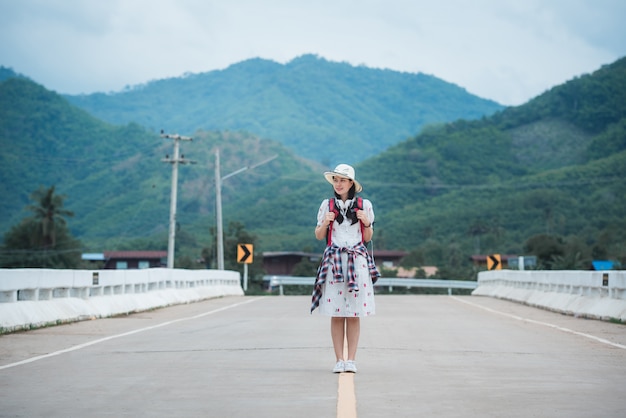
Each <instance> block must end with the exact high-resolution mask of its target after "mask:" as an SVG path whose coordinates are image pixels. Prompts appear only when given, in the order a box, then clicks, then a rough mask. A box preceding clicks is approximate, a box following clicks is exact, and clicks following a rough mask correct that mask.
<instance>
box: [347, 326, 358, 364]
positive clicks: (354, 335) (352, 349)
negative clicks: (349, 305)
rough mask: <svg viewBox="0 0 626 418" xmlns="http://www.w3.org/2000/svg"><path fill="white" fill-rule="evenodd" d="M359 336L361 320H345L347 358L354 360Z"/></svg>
mask: <svg viewBox="0 0 626 418" xmlns="http://www.w3.org/2000/svg"><path fill="white" fill-rule="evenodd" d="M360 335H361V318H346V336H347V339H348V358H347V359H346V360H354V358H355V357H356V349H357V346H358V345H359V336H360Z"/></svg>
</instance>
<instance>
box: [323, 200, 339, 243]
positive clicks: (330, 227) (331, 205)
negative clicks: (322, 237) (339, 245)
mask: <svg viewBox="0 0 626 418" xmlns="http://www.w3.org/2000/svg"><path fill="white" fill-rule="evenodd" d="M328 211H329V212H334V213H335V217H336V216H337V212H338V211H337V208H336V207H335V198H334V197H331V198H330V199H328ZM334 223H335V221H333V222H331V223H329V224H328V230H327V231H326V246H328V247H330V245H331V244H332V240H333V239H332V235H333V224H334Z"/></svg>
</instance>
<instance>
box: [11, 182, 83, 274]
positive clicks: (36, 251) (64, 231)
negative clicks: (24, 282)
mask: <svg viewBox="0 0 626 418" xmlns="http://www.w3.org/2000/svg"><path fill="white" fill-rule="evenodd" d="M54 191H55V187H54V186H52V187H50V188H49V189H45V188H43V187H40V188H39V189H38V190H36V191H35V192H33V193H32V194H31V199H32V200H33V201H34V202H35V204H33V205H28V206H27V207H26V209H28V210H30V211H31V212H33V213H34V216H32V217H27V218H24V219H22V221H21V222H20V223H19V224H18V225H15V226H13V227H12V228H11V229H10V230H9V231H8V232H7V233H6V234H5V237H4V248H3V251H2V257H1V258H0V265H1V266H2V267H9V268H37V267H40V268H77V267H78V266H79V265H80V262H81V244H80V241H78V240H76V239H75V238H73V237H72V236H71V234H70V232H69V230H68V228H67V222H66V220H65V218H64V216H73V215H74V214H73V212H71V211H69V210H66V209H63V199H64V198H65V196H62V195H57V194H55V193H54Z"/></svg>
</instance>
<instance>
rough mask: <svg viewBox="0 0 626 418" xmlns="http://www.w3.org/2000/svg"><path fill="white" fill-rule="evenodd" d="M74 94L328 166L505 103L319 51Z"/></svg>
mask: <svg viewBox="0 0 626 418" xmlns="http://www.w3.org/2000/svg"><path fill="white" fill-rule="evenodd" d="M65 97H66V98H67V99H68V100H69V101H70V102H71V103H72V104H74V105H76V106H78V107H80V108H82V109H84V110H86V111H87V112H89V113H90V114H92V115H94V116H96V117H98V118H100V119H102V120H105V121H107V122H109V123H112V124H126V123H130V122H135V123H137V124H139V125H142V126H144V127H147V128H148V129H149V130H151V131H153V132H159V131H160V130H161V129H165V130H166V131H167V130H173V131H176V132H179V133H181V134H187V135H192V134H193V133H194V132H195V131H196V130H199V129H201V130H213V131H224V130H229V131H247V132H251V133H254V134H255V135H258V136H260V137H262V138H269V139H273V140H276V141H279V142H281V143H282V144H283V145H285V146H286V147H288V148H289V149H291V150H292V151H293V152H294V153H296V154H297V155H300V156H301V157H305V158H307V159H311V160H315V161H318V162H321V163H323V164H324V165H327V166H334V165H335V164H337V163H339V162H348V163H357V162H359V161H362V160H363V159H365V158H368V157H371V156H373V155H376V154H378V153H379V152H381V151H383V150H385V149H386V148H387V147H389V146H391V145H394V144H396V143H397V142H399V141H402V140H404V139H406V138H408V137H410V136H412V135H415V133H417V132H419V131H420V130H421V129H422V127H424V126H427V125H430V124H437V123H443V122H449V121H452V120H457V119H477V118H481V117H483V116H485V115H490V114H492V113H494V112H496V111H498V110H501V109H503V106H501V105H499V104H497V103H496V102H494V101H491V100H485V99H481V98H479V97H476V96H474V95H472V94H470V93H468V92H467V91H466V90H464V89H463V88H461V87H458V86H456V85H454V84H450V83H447V82H445V81H443V80H440V79H438V78H436V77H434V76H430V75H425V74H411V73H401V72H396V71H391V70H378V69H372V68H367V67H364V66H358V67H355V66H352V65H350V64H347V63H336V62H330V61H326V60H324V59H322V58H319V57H317V56H314V55H304V56H301V57H299V58H296V59H294V60H292V61H291V62H289V63H287V64H285V65H282V64H278V63H276V62H273V61H268V60H263V59H259V58H256V59H250V60H247V61H243V62H240V63H238V64H234V65H231V66H230V67H228V68H226V69H225V70H216V71H211V72H206V73H200V74H188V75H186V76H184V77H180V78H168V79H163V80H156V81H151V82H148V83H146V84H144V85H140V86H135V87H133V88H128V89H127V90H126V91H123V92H118V93H109V94H104V93H96V94H89V95H78V96H65ZM345 150H349V152H348V153H346V152H345Z"/></svg>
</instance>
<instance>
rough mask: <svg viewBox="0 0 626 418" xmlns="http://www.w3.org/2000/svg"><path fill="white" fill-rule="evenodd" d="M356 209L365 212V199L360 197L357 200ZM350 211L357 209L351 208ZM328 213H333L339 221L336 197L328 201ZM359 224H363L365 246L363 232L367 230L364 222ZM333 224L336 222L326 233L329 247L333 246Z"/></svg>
mask: <svg viewBox="0 0 626 418" xmlns="http://www.w3.org/2000/svg"><path fill="white" fill-rule="evenodd" d="M356 209H357V210H363V198H362V197H360V196H359V197H357V198H356ZM350 210H355V208H351V209H350ZM328 211H329V212H333V213H334V214H335V219H337V216H338V215H339V209H338V208H337V207H336V206H335V198H334V197H333V198H330V199H328ZM359 223H360V224H361V242H362V243H363V244H365V242H364V241H363V232H364V230H365V227H364V226H363V222H361V221H359ZM333 224H334V222H331V223H330V225H328V231H327V232H326V245H328V246H330V245H331V244H332V233H333Z"/></svg>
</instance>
